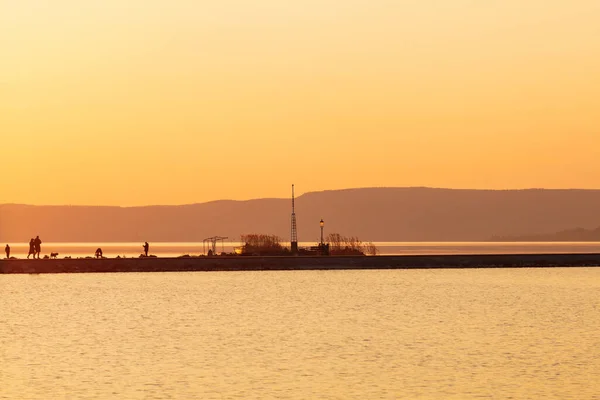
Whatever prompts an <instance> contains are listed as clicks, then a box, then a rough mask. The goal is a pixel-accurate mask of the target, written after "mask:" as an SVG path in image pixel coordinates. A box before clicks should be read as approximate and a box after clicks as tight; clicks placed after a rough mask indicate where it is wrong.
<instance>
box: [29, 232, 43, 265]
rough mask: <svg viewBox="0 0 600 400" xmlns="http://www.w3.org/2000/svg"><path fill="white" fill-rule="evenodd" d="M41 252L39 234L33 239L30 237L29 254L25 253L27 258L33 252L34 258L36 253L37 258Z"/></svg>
mask: <svg viewBox="0 0 600 400" xmlns="http://www.w3.org/2000/svg"><path fill="white" fill-rule="evenodd" d="M41 252H42V241H41V240H40V237H39V236H36V237H35V239H31V240H30V241H29V254H27V258H29V256H30V255H32V254H33V258H35V256H36V254H37V258H38V260H39V258H40V253H41Z"/></svg>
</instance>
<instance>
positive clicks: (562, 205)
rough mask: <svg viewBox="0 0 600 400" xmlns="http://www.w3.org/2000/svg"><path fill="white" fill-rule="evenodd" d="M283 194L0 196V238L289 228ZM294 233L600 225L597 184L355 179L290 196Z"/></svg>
mask: <svg viewBox="0 0 600 400" xmlns="http://www.w3.org/2000/svg"><path fill="white" fill-rule="evenodd" d="M290 212H291V210H290V200H289V199H256V200H248V201H232V200H221V201H213V202H208V203H201V204H193V205H182V206H148V207H96V206H30V205H16V204H4V205H0V242H25V241H27V240H28V239H29V238H30V237H32V236H35V235H40V237H42V239H43V240H45V241H46V242H51V241H52V242H117V241H122V242H123V241H124V242H129V241H133V242H143V241H146V240H148V241H155V242H156V241H171V242H184V241H185V242H193V241H201V240H202V239H204V238H206V237H209V236H214V235H221V236H229V237H230V238H232V239H234V240H237V239H239V237H240V235H241V234H246V233H268V234H276V235H278V236H280V237H281V238H282V239H283V240H289V235H290ZM296 214H297V218H298V238H299V240H300V241H308V242H310V241H313V242H316V241H318V240H319V235H320V231H319V220H320V219H321V218H323V219H324V220H325V233H326V234H327V233H330V232H338V233H341V234H344V235H355V236H358V237H360V238H361V239H362V240H363V241H485V240H491V239H492V238H493V237H530V236H533V235H546V234H554V233H555V232H559V231H562V230H567V229H572V228H573V227H581V228H583V229H595V228H596V227H598V226H600V190H546V189H529V190H501V191H494V190H455V189H431V188H362V189H346V190H334V191H323V192H311V193H306V194H304V195H302V196H300V197H298V198H297V201H296Z"/></svg>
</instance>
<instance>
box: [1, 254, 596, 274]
mask: <svg viewBox="0 0 600 400" xmlns="http://www.w3.org/2000/svg"><path fill="white" fill-rule="evenodd" d="M584 266H586V267H589V266H594V267H596V266H600V254H501V255H487V254H485V255H423V256H414V255H410V256H375V257H367V256H347V257H239V256H238V257H183V258H154V257H149V258H110V259H108V258H107V259H89V258H88V259H50V260H2V261H0V273H3V274H52V273H85V272H88V273H90V272H94V273H104V272H177V271H286V270H350V269H432V268H550V267H584Z"/></svg>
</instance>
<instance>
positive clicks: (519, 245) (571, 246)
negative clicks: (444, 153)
mask: <svg viewBox="0 0 600 400" xmlns="http://www.w3.org/2000/svg"><path fill="white" fill-rule="evenodd" d="M240 245H241V244H240V243H239V242H226V243H224V244H223V245H221V244H220V243H219V245H218V246H217V251H218V252H221V251H225V252H228V253H230V252H232V251H233V248H234V247H237V246H240ZM284 245H289V243H287V244H284ZM299 245H300V246H301V247H310V246H314V245H316V243H312V242H304V243H299ZM375 245H376V246H377V248H378V249H379V253H380V254H382V255H399V254H413V255H426V254H528V253H529V254H531V253H600V243H596V242H375ZM11 247H12V254H11V255H12V256H15V257H17V258H26V257H27V252H28V250H29V245H28V244H26V243H14V244H11ZM98 247H100V248H102V251H103V254H104V256H105V257H117V256H120V257H139V255H140V254H141V253H142V243H43V244H42V255H50V253H51V252H52V253H54V252H58V253H59V258H62V257H66V256H69V257H92V256H94V253H95V252H96V249H97V248H98ZM2 248H4V247H2ZM207 252H208V247H206V246H204V245H203V243H150V254H154V255H156V256H158V257H179V256H182V255H185V254H188V255H200V254H206V253H207Z"/></svg>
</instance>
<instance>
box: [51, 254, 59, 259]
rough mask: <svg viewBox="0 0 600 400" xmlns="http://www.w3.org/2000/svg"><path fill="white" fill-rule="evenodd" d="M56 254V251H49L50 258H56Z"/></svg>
mask: <svg viewBox="0 0 600 400" xmlns="http://www.w3.org/2000/svg"><path fill="white" fill-rule="evenodd" d="M57 256H58V253H50V258H56V257H57Z"/></svg>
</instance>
